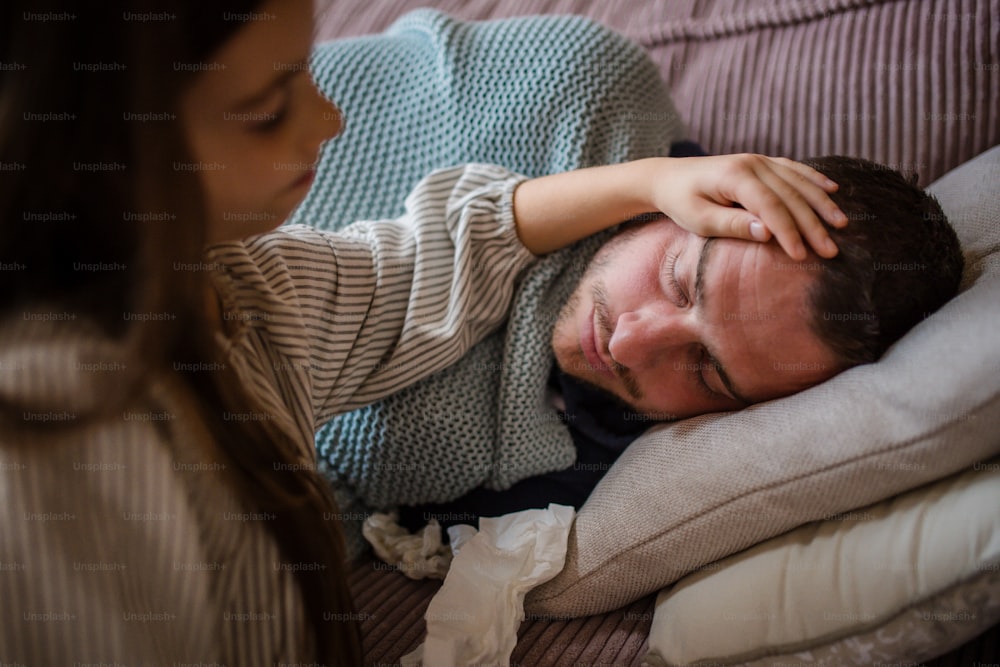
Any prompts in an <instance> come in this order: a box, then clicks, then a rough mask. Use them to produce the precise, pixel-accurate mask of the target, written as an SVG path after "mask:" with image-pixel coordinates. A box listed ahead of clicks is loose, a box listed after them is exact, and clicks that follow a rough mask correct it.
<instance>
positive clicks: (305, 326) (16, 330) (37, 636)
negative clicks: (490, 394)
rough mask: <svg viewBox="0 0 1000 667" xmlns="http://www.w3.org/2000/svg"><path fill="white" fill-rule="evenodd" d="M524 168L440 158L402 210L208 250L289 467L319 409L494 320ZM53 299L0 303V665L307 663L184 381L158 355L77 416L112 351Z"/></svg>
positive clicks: (301, 639)
mask: <svg viewBox="0 0 1000 667" xmlns="http://www.w3.org/2000/svg"><path fill="white" fill-rule="evenodd" d="M520 180H521V178H520V177H519V176H517V175H515V174H513V173H511V172H509V171H506V170H504V169H501V168H498V167H492V166H486V165H469V166H467V167H464V168H452V169H448V170H442V171H438V172H435V173H434V174H432V175H431V176H429V177H428V178H426V179H425V180H423V181H422V182H421V183H420V184H419V185H418V186H417V187H416V188H415V189H414V191H413V193H412V194H411V195H410V197H409V198H408V199H407V202H406V212H405V213H404V214H403V216H401V217H400V218H399V219H396V220H388V221H381V222H370V223H359V224H357V225H355V226H352V227H350V228H348V229H345V230H343V232H342V233H340V234H336V235H335V234H333V233H329V232H321V231H317V230H314V229H311V228H308V227H303V226H287V227H282V228H280V229H278V230H276V231H274V232H272V233H268V234H264V235H261V236H257V237H252V238H249V239H246V240H244V241H238V242H227V243H224V244H220V245H217V246H215V247H213V248H212V249H210V250H209V252H208V253H207V257H206V261H207V262H210V263H211V262H217V263H218V264H219V265H221V266H222V267H223V268H222V270H219V271H216V272H214V273H213V274H212V279H213V282H214V284H215V286H216V288H217V290H218V292H219V295H220V298H221V300H222V302H223V304H224V309H225V311H226V313H227V314H228V315H229V316H230V318H229V319H230V321H232V322H234V323H235V324H236V327H235V330H234V331H231V332H229V333H228V336H223V334H222V333H221V332H220V333H218V334H217V335H218V336H219V338H220V342H222V343H223V345H224V349H225V360H226V363H231V364H232V365H233V366H234V367H235V369H236V370H237V373H238V374H239V376H240V378H241V379H242V380H243V382H245V383H246V385H247V386H248V387H249V388H250V390H251V391H252V392H253V394H255V396H256V398H258V399H259V401H260V403H261V404H262V405H263V406H266V409H267V411H268V414H273V415H275V416H276V418H278V419H279V420H280V422H281V423H283V424H286V425H287V427H288V428H289V429H290V430H291V431H292V433H293V436H294V438H295V441H296V442H298V443H299V445H300V451H299V455H300V458H301V461H302V464H303V465H307V466H308V465H315V459H316V455H315V449H314V447H313V435H314V433H315V430H316V428H317V426H318V425H319V424H321V423H322V422H323V421H324V420H327V419H329V418H330V417H331V415H333V414H335V413H338V412H342V411H344V410H349V409H351V408H354V407H356V406H358V405H361V404H364V403H366V402H369V401H372V400H375V399H378V398H380V397H382V396H385V395H387V394H390V393H392V392H394V391H396V390H398V389H400V388H402V387H404V386H406V385H408V384H410V383H412V382H414V381H416V380H418V379H419V378H421V377H423V376H426V375H427V374H430V373H433V372H434V371H435V370H438V369H439V368H441V367H443V366H445V365H447V364H449V363H451V362H453V361H454V360H456V359H458V358H459V357H461V356H462V354H463V353H464V352H465V351H466V350H467V349H468V348H469V346H470V345H472V344H474V343H475V342H476V341H478V340H479V339H481V338H482V337H483V336H485V335H487V334H488V333H490V332H491V331H492V330H494V329H495V328H496V327H497V326H498V325H499V324H500V322H501V321H502V320H503V318H504V317H505V315H506V313H507V309H508V307H509V304H510V301H511V295H512V293H513V289H514V282H515V278H516V277H517V276H518V275H519V273H520V272H521V271H522V269H524V268H525V267H526V266H527V265H529V264H530V263H531V262H532V261H533V259H534V258H533V256H532V255H531V253H530V252H528V250H527V249H525V248H524V246H523V245H522V244H521V243H520V242H519V240H518V238H517V234H516V231H515V228H514V225H513V212H512V206H511V199H512V193H513V189H514V187H516V184H517V183H518V182H519V181H520ZM71 316H72V314H67V317H61V314H60V313H58V312H56V313H53V312H51V309H48V308H46V307H44V306H43V305H41V304H40V305H39V307H38V308H36V309H34V310H31V311H27V310H26V311H24V312H19V313H15V314H8V316H7V317H6V318H5V319H3V320H2V321H0V369H2V372H0V401H3V404H4V405H9V406H17V411H16V413H12V412H13V411H12V410H8V411H7V412H6V413H3V414H2V415H0V600H2V601H3V604H2V606H0V663H3V664H13V663H18V664H25V665H71V664H87V663H99V664H127V665H139V664H156V665H171V664H189V663H194V664H216V663H218V664H227V665H271V664H279V663H284V664H289V663H306V662H309V661H310V660H311V658H312V657H313V646H312V642H311V641H310V639H309V637H308V636H307V635H306V634H305V633H306V632H307V631H306V630H304V629H303V628H307V627H309V625H308V624H306V623H304V622H303V614H304V610H303V607H302V601H301V599H300V594H299V590H298V588H297V586H296V584H295V582H294V577H293V574H292V572H290V571H289V569H288V568H283V567H282V563H281V558H280V555H279V550H278V547H277V544H276V543H275V542H274V541H273V540H272V539H271V538H270V534H269V532H268V531H267V530H266V521H268V520H269V517H268V516H261V515H259V514H255V513H253V512H251V511H249V510H248V509H247V508H246V507H245V506H243V505H242V504H241V502H240V500H239V498H238V496H237V495H236V494H235V493H234V492H233V490H232V489H230V488H228V487H227V485H226V484H221V483H219V482H218V481H217V477H218V474H217V473H216V472H215V471H218V470H219V466H221V465H224V464H222V463H219V461H218V460H217V458H218V457H216V456H215V455H214V452H215V451H216V449H215V447H214V445H213V443H212V441H211V438H210V436H209V434H208V431H207V430H206V428H205V426H204V424H203V423H202V422H201V421H200V419H199V418H198V416H197V413H196V410H195V406H194V405H193V404H192V400H193V398H192V396H190V395H189V394H188V392H187V391H186V389H185V388H184V387H183V385H181V384H180V383H179V380H178V379H177V377H175V376H174V375H173V374H172V373H170V372H164V373H163V374H159V375H156V376H150V377H149V378H148V382H146V383H145V385H144V386H145V391H144V392H143V393H142V394H141V395H136V396H134V397H133V398H132V399H131V401H130V403H129V405H128V406H126V408H125V409H124V410H123V412H122V414H121V415H120V417H119V416H118V415H116V416H115V417H114V418H112V419H108V420H103V421H100V422H97V423H89V424H88V425H86V426H83V425H82V424H83V418H84V416H85V415H86V414H87V413H88V412H90V411H92V410H94V409H95V407H96V406H97V405H98V402H99V401H100V400H101V397H102V396H103V395H105V394H106V391H102V387H106V386H108V385H109V384H110V383H115V382H117V381H120V374H121V372H122V371H123V370H124V369H125V368H126V367H127V362H128V360H126V359H123V358H122V354H121V350H120V349H118V348H117V347H116V346H115V345H114V344H113V343H112V342H111V341H110V340H108V339H106V338H102V337H101V336H100V335H99V334H98V333H97V332H96V330H95V328H94V327H91V326H88V324H87V321H86V319H84V318H73V317H71ZM26 421H27V422H32V423H33V425H36V426H40V428H37V429H33V430H32V431H25V430H24V429H23V428H19V427H21V426H23V422H26ZM55 422H58V424H59V425H60V426H61V427H64V428H55V427H54V423H55ZM76 422H79V423H80V424H81V425H80V426H75V423H76ZM214 473H215V474H214ZM214 478H215V479H214Z"/></svg>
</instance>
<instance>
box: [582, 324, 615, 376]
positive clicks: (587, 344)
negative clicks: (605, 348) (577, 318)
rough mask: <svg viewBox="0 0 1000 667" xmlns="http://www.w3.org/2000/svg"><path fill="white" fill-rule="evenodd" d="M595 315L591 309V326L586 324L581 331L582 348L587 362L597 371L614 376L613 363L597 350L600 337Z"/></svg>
mask: <svg viewBox="0 0 1000 667" xmlns="http://www.w3.org/2000/svg"><path fill="white" fill-rule="evenodd" d="M594 315H595V311H594V310H593V309H591V311H590V317H588V318H587V322H588V323H589V324H590V326H584V327H583V328H582V331H581V332H580V349H582V350H583V356H584V358H585V359H586V360H587V364H589V365H590V367H591V369H593V370H595V371H597V372H598V373H600V374H601V375H607V376H608V377H614V375H615V374H614V372H613V371H612V369H611V365H610V364H608V363H606V362H605V361H604V359H602V358H601V355H600V353H599V352H598V351H597V346H598V344H599V342H598V340H599V339H598V337H597V325H596V321H595V317H594Z"/></svg>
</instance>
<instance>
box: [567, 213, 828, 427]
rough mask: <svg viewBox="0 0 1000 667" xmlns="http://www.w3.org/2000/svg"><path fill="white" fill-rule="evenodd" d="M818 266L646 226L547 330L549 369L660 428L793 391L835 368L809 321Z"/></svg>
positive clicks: (772, 246) (602, 258)
mask: <svg viewBox="0 0 1000 667" xmlns="http://www.w3.org/2000/svg"><path fill="white" fill-rule="evenodd" d="M819 261H820V260H819V259H817V258H816V257H815V256H811V258H810V259H809V260H806V261H805V262H801V263H799V262H794V261H793V260H792V259H790V258H789V257H788V255H786V254H785V252H784V251H783V250H782V249H781V248H780V247H779V246H778V245H777V244H776V243H775V242H774V241H773V240H772V241H771V242H770V243H766V244H765V243H755V242H748V241H739V240H734V239H704V238H702V237H700V236H696V235H694V234H691V233H690V232H687V231H685V230H683V229H682V228H680V227H678V226H677V225H676V224H674V223H673V222H672V221H670V220H657V221H654V222H649V223H646V224H643V225H641V226H639V227H637V228H633V229H631V230H628V231H626V232H624V233H622V234H618V235H617V236H615V237H614V238H613V239H612V240H611V241H609V242H608V243H606V244H605V245H604V246H603V247H602V248H601V249H600V251H598V253H597V254H596V255H595V257H594V259H593V261H592V262H591V264H590V266H588V267H587V271H586V273H585V274H584V276H583V278H582V279H581V280H580V284H579V285H578V286H577V288H576V290H575V291H574V293H573V296H572V297H571V298H570V300H569V301H568V302H567V303H566V305H565V306H564V308H563V310H562V312H561V313H560V314H559V320H558V322H557V323H556V326H555V330H554V332H553V336H552V347H553V350H554V352H555V356H556V361H557V362H558V364H559V367H560V368H562V370H563V371H565V372H566V373H568V374H570V375H572V376H574V377H577V378H579V379H581V380H583V381H585V382H588V383H590V384H592V385H594V386H596V387H598V388H599V389H603V390H605V391H607V392H609V393H612V394H614V395H616V396H617V397H619V398H620V399H621V400H623V401H624V402H626V403H627V404H629V405H630V406H632V408H633V409H635V410H636V411H638V412H641V413H644V414H647V415H649V416H650V417H651V418H652V419H657V420H667V419H681V418H685V417H692V416H694V415H699V414H704V413H706V412H717V411H723V410H735V409H739V408H742V407H745V406H747V405H749V404H751V403H757V402H760V401H765V400H768V399H772V398H778V397H780V396H786V395H788V394H792V393H795V392H797V391H800V390H802V389H805V388H807V387H810V386H812V385H815V384H818V383H820V382H822V381H823V380H825V379H827V378H829V377H831V376H833V375H834V374H835V373H836V372H837V371H838V370H840V369H839V368H837V367H836V363H835V361H834V356H833V354H832V353H831V352H830V351H829V350H828V349H827V347H826V346H825V345H824V344H823V343H822V342H821V341H820V340H819V338H817V336H816V335H815V334H814V333H813V332H812V330H811V329H810V327H809V324H808V322H809V319H808V318H809V306H808V302H807V293H808V290H809V288H810V286H811V285H812V281H813V280H815V279H816V277H817V275H818V274H819V272H820V271H821V268H820V263H819Z"/></svg>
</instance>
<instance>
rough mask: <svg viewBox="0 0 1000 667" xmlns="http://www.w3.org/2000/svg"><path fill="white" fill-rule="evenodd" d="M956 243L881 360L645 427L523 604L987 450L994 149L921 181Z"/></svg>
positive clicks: (998, 350)
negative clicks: (923, 304)
mask: <svg viewBox="0 0 1000 667" xmlns="http://www.w3.org/2000/svg"><path fill="white" fill-rule="evenodd" d="M928 189H929V191H931V192H932V193H933V194H935V195H936V196H937V197H938V199H939V201H940V202H941V205H942V207H943V208H944V210H945V213H946V214H947V215H948V216H949V219H950V220H951V222H952V224H953V225H954V226H955V228H956V231H957V232H958V235H959V239H960V240H961V242H962V246H963V249H964V250H965V253H966V264H967V266H966V272H965V275H964V276H963V285H962V286H963V291H962V292H961V293H960V294H959V295H958V296H957V297H956V298H955V299H953V300H952V301H951V302H949V303H948V304H946V305H945V306H944V307H943V308H942V309H941V310H940V311H938V312H937V313H934V314H933V315H931V316H930V317H929V318H928V319H927V320H925V321H924V322H922V323H921V324H919V325H918V326H917V327H915V328H914V329H913V330H912V331H910V332H909V333H908V334H907V335H906V336H904V338H903V339H902V340H900V341H899V342H898V343H897V344H896V345H894V346H893V347H892V348H890V349H889V350H888V351H887V352H886V354H885V355H884V356H883V358H882V359H881V360H879V361H878V363H875V364H869V365H865V366H860V367H857V368H854V369H851V370H849V371H847V372H845V373H842V374H840V375H839V376H837V377H835V378H833V379H832V380H830V381H828V382H826V383H824V384H822V385H819V386H817V387H813V388H812V389H809V390H807V391H805V392H802V393H800V394H797V395H794V396H790V397H788V398H783V399H780V400H777V401H771V402H769V403H764V404H760V405H757V406H754V407H752V408H750V409H747V410H744V411H742V412H738V413H730V414H724V415H705V416H703V417H698V418H695V419H689V420H685V421H681V422H677V423H674V424H669V425H664V426H662V427H659V428H657V429H656V430H654V431H651V432H648V433H647V434H645V435H644V436H643V437H642V438H640V439H639V440H637V441H636V442H635V443H633V444H632V446H630V447H629V448H628V449H627V450H626V451H625V453H624V454H623V455H622V457H621V458H620V459H619V460H618V462H616V463H615V465H614V466H612V468H611V470H609V471H608V474H607V475H606V476H605V477H604V479H603V480H602V481H601V483H600V484H599V485H598V486H597V488H596V489H595V490H594V492H593V493H592V494H591V496H590V498H589V499H588V500H587V502H586V504H585V505H584V506H583V507H582V508H581V510H580V512H579V514H578V515H577V519H576V522H575V525H574V528H573V531H572V532H571V534H570V543H569V552H568V554H567V561H566V567H565V568H564V569H563V571H562V572H561V573H560V574H559V575H557V576H556V577H555V578H554V579H552V580H551V581H549V582H547V583H545V584H543V585H542V586H540V587H538V588H536V589H535V590H533V591H532V592H531V593H530V594H529V595H528V597H527V599H526V607H525V608H526V610H527V612H528V613H529V614H534V615H538V616H549V617H567V616H582V615H588V614H598V613H602V612H605V611H608V610H611V609H616V608H618V607H621V606H623V605H625V604H628V603H629V602H632V601H634V600H636V599H638V598H640V597H642V596H644V595H647V594H649V593H652V592H654V591H657V590H659V589H661V588H663V587H664V586H666V585H668V584H670V583H673V582H674V581H676V580H677V579H679V578H680V577H682V576H684V575H685V574H687V573H689V572H691V571H694V570H696V569H698V568H700V567H703V566H704V565H706V564H708V563H711V562H713V561H716V560H718V559H720V558H723V557H725V556H728V555H730V554H733V553H735V552H737V551H740V550H742V549H745V548H747V547H750V546H752V545H754V544H757V543H759V542H761V541H763V540H766V539H768V538H770V537H773V536H775V535H778V534H781V533H784V532H786V531H788V530H791V529H793V528H795V527H797V526H800V525H802V524H804V523H807V522H810V521H816V520H819V519H823V518H825V517H829V516H833V515H837V514H841V513H843V512H847V511H849V510H851V509H853V508H857V507H862V506H865V505H869V504H871V503H874V502H877V501H880V500H883V499H885V498H888V497H891V496H893V495H895V494H898V493H900V492H903V491H906V490H909V489H912V488H915V487H917V486H919V485H921V484H925V483H927V482H930V481H933V480H936V479H940V478H942V477H945V476H947V475H949V474H952V473H955V472H957V471H959V470H963V469H965V468H968V467H969V466H971V465H973V464H974V463H975V462H977V461H983V460H986V459H987V458H990V457H991V456H995V455H996V454H998V453H1000V345H998V344H997V342H996V341H997V332H998V331H1000V307H998V304H1000V224H998V221H1000V207H998V200H997V198H996V196H995V194H994V193H996V192H997V191H998V189H1000V147H995V148H993V149H991V150H989V151H987V152H985V153H983V154H981V155H980V156H978V157H976V158H974V159H973V160H970V161H969V162H967V163H966V164H964V165H962V166H960V167H958V168H957V169H955V170H953V171H951V172H949V173H948V174H946V175H945V176H943V177H942V178H940V179H939V180H938V181H936V182H935V183H933V184H932V185H931V186H930V187H929V188H928Z"/></svg>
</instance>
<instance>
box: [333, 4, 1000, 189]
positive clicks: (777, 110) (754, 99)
mask: <svg viewBox="0 0 1000 667" xmlns="http://www.w3.org/2000/svg"><path fill="white" fill-rule="evenodd" d="M426 4H431V5H433V6H434V7H435V8H436V9H439V10H441V11H444V12H446V13H449V14H451V15H453V16H455V17H457V18H462V19H465V20H482V19H491V18H501V17H507V16H520V15H524V14H547V13H555V14H562V13H577V14H585V15H587V16H589V17H591V18H593V19H596V20H597V21H600V22H601V23H603V24H605V25H608V26H610V27H612V28H615V29H616V30H618V31H619V32H621V33H623V34H624V35H625V36H626V37H629V38H631V39H632V40H634V41H636V42H638V43H639V44H641V45H642V46H643V47H644V48H645V49H646V51H647V52H648V53H649V55H650V57H652V59H653V60H654V61H655V62H656V63H657V64H659V66H660V72H661V76H662V77H663V78H664V80H665V81H666V82H667V84H668V86H669V89H670V92H671V94H672V95H673V98H674V103H675V105H676V107H677V110H678V111H679V112H680V113H681V116H682V117H683V118H684V119H685V121H686V122H687V124H688V126H689V128H690V130H691V132H690V134H691V137H692V138H693V139H695V140H697V141H698V142H699V143H700V144H701V145H702V146H704V147H705V149H706V150H707V151H708V152H709V153H734V152H737V153H738V152H745V151H751V152H758V153H765V154H769V155H786V156H788V157H792V158H799V159H801V158H805V157H809V156H814V155H828V154H844V155H857V156H861V157H865V158H868V159H870V160H875V161H877V162H881V163H883V164H887V165H889V166H892V167H894V168H897V169H900V170H905V171H911V172H916V173H918V174H919V176H920V179H919V183H920V185H923V186H926V185H928V184H929V183H930V182H931V181H933V180H935V179H937V178H938V177H940V176H941V175H943V174H944V173H945V172H946V171H948V170H949V169H951V168H952V167H956V166H958V165H959V164H961V163H962V162H965V161H966V160H969V159H971V158H972V157H974V156H976V155H978V154H979V153H981V152H983V151H985V150H986V149H987V148H990V147H991V146H994V145H996V144H997V143H1000V104H997V97H996V96H997V91H998V90H1000V68H997V66H996V63H997V43H998V39H1000V36H998V27H997V26H998V25H1000V0H981V1H978V2H974V1H960V0H805V1H801V2H790V1H788V0H783V1H779V2H770V1H769V0H716V1H714V2H693V1H686V2H657V1H654V0H644V1H639V2H636V1H635V0H606V1H605V0H602V1H601V2H581V1H580V0H503V1H502V2H500V1H497V0H493V1H487V0H483V1H481V2H465V1H464V0H434V2H432V3H428V2H426V1H424V2H421V1H420V0H378V1H376V2H369V3H358V2H353V1H351V0H334V1H333V2H331V3H330V6H329V8H328V10H327V12H326V14H325V15H324V17H323V18H321V19H320V21H319V37H320V38H321V39H323V38H332V37H335V36H347V35H357V34H364V33H370V32H379V31H381V30H383V29H384V28H385V27H387V26H388V25H389V23H391V22H392V20H394V19H395V18H396V17H398V16H400V15H401V14H403V13H405V12H406V11H409V10H411V9H414V8H416V7H419V6H423V5H426Z"/></svg>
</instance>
